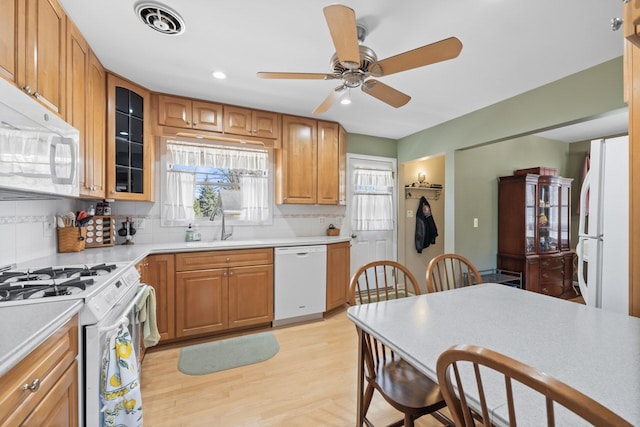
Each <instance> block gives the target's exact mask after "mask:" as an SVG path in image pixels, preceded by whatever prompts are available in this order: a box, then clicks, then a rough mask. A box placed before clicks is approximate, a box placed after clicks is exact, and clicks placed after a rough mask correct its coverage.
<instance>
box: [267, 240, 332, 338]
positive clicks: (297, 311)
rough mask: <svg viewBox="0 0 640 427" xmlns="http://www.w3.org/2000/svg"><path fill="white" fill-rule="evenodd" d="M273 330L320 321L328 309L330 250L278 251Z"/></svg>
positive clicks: (294, 249) (287, 248)
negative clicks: (299, 323) (308, 321)
mask: <svg viewBox="0 0 640 427" xmlns="http://www.w3.org/2000/svg"><path fill="white" fill-rule="evenodd" d="M274 269H275V280H274V292H273V293H274V297H273V304H274V307H273V309H274V310H273V311H274V313H273V326H278V325H283V324H287V323H294V322H299V321H306V320H312V319H317V318H321V317H322V314H323V313H324V311H325V308H326V306H327V304H326V299H327V247H326V245H316V246H291V247H283V248H275V263H274Z"/></svg>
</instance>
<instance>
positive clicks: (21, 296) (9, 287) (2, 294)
mask: <svg viewBox="0 0 640 427" xmlns="http://www.w3.org/2000/svg"><path fill="white" fill-rule="evenodd" d="M94 282H95V281H94V280H93V279H85V280H80V279H77V278H73V279H70V280H67V281H66V282H63V283H61V284H56V283H55V282H54V283H49V284H19V283H13V284H3V285H0V302H2V301H15V300H25V299H30V298H32V297H33V299H35V298H40V297H51V296H60V295H71V294H73V293H74V292H73V289H79V290H85V289H86V288H87V286H89V285H93V283H94Z"/></svg>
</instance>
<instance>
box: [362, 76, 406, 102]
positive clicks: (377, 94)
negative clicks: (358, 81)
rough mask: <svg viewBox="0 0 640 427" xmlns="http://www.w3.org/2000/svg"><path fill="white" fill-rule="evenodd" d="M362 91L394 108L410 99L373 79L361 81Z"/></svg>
mask: <svg viewBox="0 0 640 427" xmlns="http://www.w3.org/2000/svg"><path fill="white" fill-rule="evenodd" d="M362 91H363V92H364V93H366V94H369V95H371V96H373V97H374V98H378V99H379V100H380V101H382V102H386V103H387V104H389V105H391V106H392V107H396V108H398V107H402V106H403V105H405V104H406V103H407V102H409V100H411V97H410V96H409V95H406V94H404V93H402V92H400V91H399V90H396V89H394V88H392V87H391V86H387V85H386V84H384V83H382V82H379V81H378V80H373V79H369V80H367V81H366V82H364V83H362Z"/></svg>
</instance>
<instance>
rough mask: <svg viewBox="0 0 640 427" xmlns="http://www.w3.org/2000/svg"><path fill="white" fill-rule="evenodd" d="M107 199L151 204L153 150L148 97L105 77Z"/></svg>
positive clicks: (121, 81) (127, 83) (118, 79)
mask: <svg viewBox="0 0 640 427" xmlns="http://www.w3.org/2000/svg"><path fill="white" fill-rule="evenodd" d="M107 96H108V98H107V100H108V101H107V102H108V106H107V142H106V145H107V162H106V165H107V173H106V176H107V191H106V193H107V194H106V196H107V197H108V198H113V199H118V200H131V201H148V202H151V201H153V178H154V174H153V164H154V157H155V147H154V144H153V139H152V137H151V120H150V118H151V113H150V106H151V94H150V93H149V91H148V90H146V89H145V88H143V87H141V86H138V85H136V84H134V83H131V82H130V81H128V80H125V79H123V78H121V77H118V76H116V75H114V74H107Z"/></svg>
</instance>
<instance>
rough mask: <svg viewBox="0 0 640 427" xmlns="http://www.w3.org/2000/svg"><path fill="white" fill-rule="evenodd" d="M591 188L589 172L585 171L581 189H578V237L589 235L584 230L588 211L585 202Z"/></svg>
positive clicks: (586, 230)
mask: <svg viewBox="0 0 640 427" xmlns="http://www.w3.org/2000/svg"><path fill="white" fill-rule="evenodd" d="M590 188H591V171H590V170H589V171H587V173H586V174H585V176H584V180H583V181H582V188H581V189H580V202H579V206H580V217H579V220H578V236H579V237H582V236H585V237H586V236H587V235H588V234H589V230H588V229H587V228H586V225H587V220H586V218H587V211H588V209H589V205H588V202H587V194H589V189H590Z"/></svg>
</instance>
